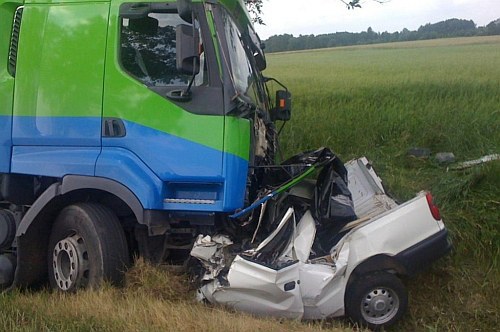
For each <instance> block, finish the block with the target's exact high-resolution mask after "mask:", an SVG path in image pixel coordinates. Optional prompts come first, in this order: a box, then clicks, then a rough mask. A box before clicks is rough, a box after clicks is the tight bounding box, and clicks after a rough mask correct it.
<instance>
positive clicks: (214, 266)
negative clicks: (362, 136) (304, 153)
mask: <svg viewBox="0 0 500 332" xmlns="http://www.w3.org/2000/svg"><path fill="white" fill-rule="evenodd" d="M345 166H346V168H347V170H348V174H349V182H348V187H349V190H350V191H351V193H352V198H353V202H354V209H355V212H356V215H357V216H358V219H357V220H355V221H352V222H350V223H348V224H346V225H345V226H344V227H343V228H342V229H341V230H340V232H339V234H341V235H340V237H338V238H337V239H336V240H335V243H334V244H333V245H332V247H331V248H330V249H329V252H328V253H327V254H326V255H322V256H320V257H318V256H315V255H312V250H313V249H312V248H313V242H314V240H315V236H316V222H315V220H314V219H313V216H312V214H311V212H310V211H306V212H305V213H303V215H301V216H298V215H297V213H296V211H295V210H294V208H293V207H289V208H288V209H287V210H286V212H285V213H284V215H283V217H282V218H281V220H280V221H279V223H278V226H277V227H276V228H275V229H274V231H272V233H271V234H269V236H268V237H267V238H265V239H264V240H263V241H261V242H260V243H259V244H258V246H256V247H255V248H252V249H249V250H245V251H242V252H239V253H236V254H232V255H231V254H228V248H229V247H230V246H231V244H232V240H231V239H230V238H229V237H227V236H224V235H216V236H213V237H210V236H203V235H200V236H199V237H198V240H197V241H196V243H195V245H194V247H193V249H192V251H191V256H193V257H195V258H197V259H198V261H199V262H200V263H201V265H202V266H203V271H204V274H203V276H202V277H201V279H202V283H201V286H200V287H199V289H198V296H199V298H200V300H206V301H208V302H211V303H218V304H223V305H226V306H228V307H231V308H234V309H236V310H241V311H245V312H249V313H252V314H255V315H266V316H277V317H289V318H299V319H300V318H302V319H323V318H328V317H338V316H343V315H347V316H349V317H350V318H351V319H352V320H354V321H355V322H358V323H359V324H361V325H364V326H368V327H370V328H374V329H377V328H380V327H382V326H388V325H391V324H393V323H394V322H395V321H397V320H398V319H399V318H400V317H401V316H402V315H403V313H404V312H405V310H406V307H407V303H408V295H407V291H406V288H405V286H404V284H403V283H402V281H401V277H404V276H411V275H413V274H415V273H416V272H417V271H419V270H421V269H422V268H425V267H426V266H428V265H429V264H430V263H431V262H433V261H434V260H436V259H437V258H439V257H441V256H443V255H444V254H446V253H447V252H448V251H449V249H450V248H451V245H450V243H449V241H448V235H447V230H446V228H445V226H444V224H443V222H442V221H441V218H440V216H439V211H438V209H437V207H436V206H435V205H433V203H432V197H431V196H430V194H428V193H426V192H421V193H419V194H418V195H417V196H416V197H415V198H414V199H412V200H410V201H408V202H406V203H404V204H401V205H398V204H396V203H395V202H394V200H392V199H391V198H390V197H388V196H387V195H386V194H385V192H384V189H383V187H382V183H381V180H380V179H379V178H378V176H377V175H376V174H375V172H374V171H373V169H372V168H371V167H370V165H369V163H368V161H367V159H366V158H361V159H357V160H353V161H351V162H349V163H347V164H346V165H345ZM313 186H314V183H312V184H311V182H308V181H304V183H302V184H300V185H298V186H296V187H294V188H293V189H292V190H290V193H289V195H297V196H300V197H305V198H307V196H308V195H309V196H311V195H312V189H311V188H312V187H313ZM309 198H310V197H309ZM342 234H343V235H342Z"/></svg>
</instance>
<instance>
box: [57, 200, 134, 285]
mask: <svg viewBox="0 0 500 332" xmlns="http://www.w3.org/2000/svg"><path fill="white" fill-rule="evenodd" d="M128 263H129V254H128V248H127V242H126V239H125V234H124V232H123V229H122V227H121V225H120V222H119V220H118V218H117V216H116V214H114V213H113V211H112V210H110V209H109V208H107V207H105V206H103V205H100V204H94V203H79V204H74V205H70V206H68V207H66V208H64V209H63V210H62V211H61V212H60V213H59V215H58V217H57V219H56V221H55V223H54V225H53V227H52V233H51V236H50V240H49V251H48V265H49V266H48V268H49V269H48V270H49V282H50V285H51V287H52V288H53V289H58V290H61V291H65V292H72V291H75V290H77V289H79V288H88V287H98V286H99V285H100V284H101V283H102V281H103V280H107V281H110V282H111V283H113V284H119V283H121V281H122V280H123V272H124V271H125V269H126V267H127V265H128Z"/></svg>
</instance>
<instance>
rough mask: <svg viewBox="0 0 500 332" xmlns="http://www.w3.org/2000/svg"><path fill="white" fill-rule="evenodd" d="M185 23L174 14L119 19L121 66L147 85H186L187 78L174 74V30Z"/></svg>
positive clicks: (175, 71) (188, 76)
mask: <svg viewBox="0 0 500 332" xmlns="http://www.w3.org/2000/svg"><path fill="white" fill-rule="evenodd" d="M179 24H186V22H184V21H183V20H182V19H181V18H180V17H179V16H178V15H177V14H175V13H150V14H149V15H148V17H145V18H137V19H131V18H130V19H129V18H122V26H121V54H120V56H121V64H122V66H123V68H124V69H125V70H126V71H127V72H128V73H129V74H130V75H132V76H133V77H134V78H136V79H138V80H139V81H141V82H142V83H144V84H146V85H147V86H185V85H187V84H188V83H189V79H190V75H185V74H182V73H180V72H179V71H177V67H176V45H175V28H176V26H177V25H179Z"/></svg>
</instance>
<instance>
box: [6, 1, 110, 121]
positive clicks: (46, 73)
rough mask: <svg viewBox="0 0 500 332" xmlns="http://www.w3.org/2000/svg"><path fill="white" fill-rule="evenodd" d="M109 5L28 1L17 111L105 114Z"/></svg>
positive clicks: (23, 28) (22, 43)
mask: <svg viewBox="0 0 500 332" xmlns="http://www.w3.org/2000/svg"><path fill="white" fill-rule="evenodd" d="M108 8H109V6H108V4H106V3H84V4H63V5H57V6H56V5H27V6H26V7H25V9H24V12H23V21H22V28H21V39H20V44H19V55H18V69H17V74H16V88H15V99H14V104H15V108H14V114H15V115H23V116H65V117H68V116H87V117H89V116H90V117H100V116H101V110H102V93H103V92H102V90H103V75H104V56H105V53H104V50H105V45H106V33H107V18H108ZM99 130H100V129H99Z"/></svg>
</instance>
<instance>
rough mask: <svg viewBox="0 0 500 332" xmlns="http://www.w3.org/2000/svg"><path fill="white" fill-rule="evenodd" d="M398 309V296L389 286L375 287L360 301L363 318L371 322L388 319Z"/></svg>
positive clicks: (382, 321)
mask: <svg viewBox="0 0 500 332" xmlns="http://www.w3.org/2000/svg"><path fill="white" fill-rule="evenodd" d="M398 310H399V298H398V296H397V294H396V293H395V292H394V291H393V290H392V289H390V288H383V287H380V288H375V289H373V290H372V291H370V292H369V293H368V294H366V295H365V297H364V298H363V301H362V303H361V313H362V315H363V318H364V319H365V320H366V321H367V322H368V323H371V324H384V323H386V322H388V321H390V320H391V319H392V318H393V317H394V316H395V315H396V314H397V312H398Z"/></svg>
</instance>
